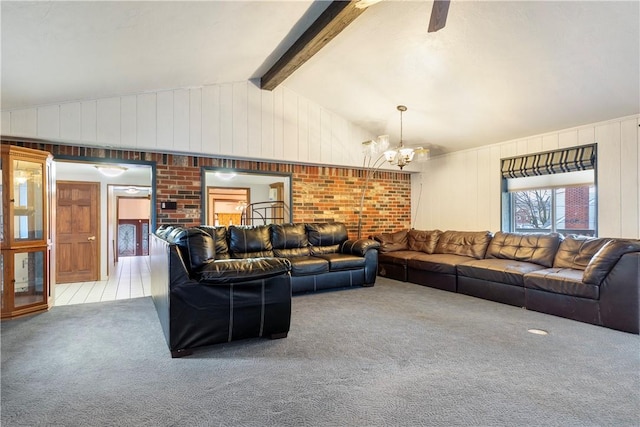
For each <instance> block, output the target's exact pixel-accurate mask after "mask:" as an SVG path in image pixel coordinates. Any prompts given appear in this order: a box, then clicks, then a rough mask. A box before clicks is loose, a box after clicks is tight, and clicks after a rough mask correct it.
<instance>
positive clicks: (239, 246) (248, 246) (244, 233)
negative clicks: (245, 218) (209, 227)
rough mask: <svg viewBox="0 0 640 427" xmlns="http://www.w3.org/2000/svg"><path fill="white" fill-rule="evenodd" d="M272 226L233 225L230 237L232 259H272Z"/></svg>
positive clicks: (230, 228)
mask: <svg viewBox="0 0 640 427" xmlns="http://www.w3.org/2000/svg"><path fill="white" fill-rule="evenodd" d="M269 228H270V226H268V225H257V226H252V225H248V226H242V225H231V226H229V228H228V230H227V233H228V235H229V251H230V252H231V257H232V258H258V257H272V256H273V246H272V245H271V233H270V232H269Z"/></svg>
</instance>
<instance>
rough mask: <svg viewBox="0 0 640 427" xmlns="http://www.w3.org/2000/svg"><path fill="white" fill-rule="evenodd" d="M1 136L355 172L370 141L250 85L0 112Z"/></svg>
mask: <svg viewBox="0 0 640 427" xmlns="http://www.w3.org/2000/svg"><path fill="white" fill-rule="evenodd" d="M2 135H10V136H21V137H29V138H40V139H44V140H48V141H53V142H60V143H66V144H74V143H75V144H81V145H93V146H96V145H97V146H102V147H106V148H122V149H131V150H144V151H158V152H174V153H184V154H203V155H216V156H229V157H234V158H240V159H261V160H277V161H291V162H301V163H310V164H331V165H341V166H354V167H357V166H361V165H362V154H361V151H360V142H361V141H365V140H367V139H371V138H373V137H374V136H375V135H369V134H368V133H367V132H366V131H364V130H363V129H362V128H360V127H358V126H355V125H353V124H352V123H349V122H347V121H346V120H345V119H343V118H342V117H340V116H338V115H337V114H334V113H332V112H331V111H328V110H326V109H324V108H322V107H320V106H319V105H318V104H315V103H313V102H311V101H309V100H307V99H305V98H304V97H302V96H300V95H298V94H297V93H295V92H293V91H291V90H290V89H287V88H286V87H284V86H281V87H279V88H277V89H276V90H274V91H273V92H269V91H263V90H260V89H259V88H258V87H257V86H256V85H255V84H254V83H253V82H252V81H243V82H235V83H227V84H219V85H210V86H204V87H197V88H190V89H176V90H166V91H158V92H151V93H141V94H136V95H128V96H118V97H113V98H103V99H94V100H86V101H77V102H67V103H61V104H55V105H47V106H40V107H34V108H27V109H21V110H11V111H3V112H2Z"/></svg>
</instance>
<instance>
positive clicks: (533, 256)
mask: <svg viewBox="0 0 640 427" xmlns="http://www.w3.org/2000/svg"><path fill="white" fill-rule="evenodd" d="M560 240H561V236H560V235H559V234H558V233H532V234H524V233H523V234H520V233H504V232H502V231H499V232H497V233H496V234H495V236H493V239H491V243H490V244H489V248H488V249H487V255H486V257H487V258H498V259H510V260H514V261H523V262H532V263H534V264H540V265H542V266H544V267H551V266H552V265H553V260H554V258H555V255H556V252H557V251H558V247H559V246H560Z"/></svg>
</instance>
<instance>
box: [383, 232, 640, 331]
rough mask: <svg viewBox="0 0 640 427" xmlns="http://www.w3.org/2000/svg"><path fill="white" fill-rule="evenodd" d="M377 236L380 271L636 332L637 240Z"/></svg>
mask: <svg viewBox="0 0 640 427" xmlns="http://www.w3.org/2000/svg"><path fill="white" fill-rule="evenodd" d="M374 238H375V240H377V241H379V242H380V244H381V246H380V255H379V269H378V273H379V275H380V276H385V277H390V278H393V279H396V280H402V281H407V282H412V283H416V284H420V285H424V286H430V287H434V288H438V289H443V290H447V291H451V292H459V293H462V294H466V295H471V296H475V297H479V298H484V299H488V300H492V301H497V302H501V303H505V304H510V305H515V306H519V307H524V308H527V309H530V310H535V311H540V312H543V313H548V314H553V315H557V316H561V317H566V318H569V319H574V320H578V321H582V322H587V323H592V324H595V325H600V326H605V327H609V328H612V329H617V330H621V331H625V332H631V333H634V334H638V333H639V332H640V319H639V311H638V305H639V295H640V292H639V289H640V241H638V240H629V239H613V238H586V237H581V236H568V237H566V238H563V237H562V236H561V235H559V234H556V233H540V234H524V233H522V234H519V233H504V232H497V233H495V234H493V233H491V232H489V231H481V232H469V231H451V230H450V231H445V232H442V231H440V230H401V231H398V232H396V233H388V234H380V235H377V236H374Z"/></svg>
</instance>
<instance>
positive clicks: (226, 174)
mask: <svg viewBox="0 0 640 427" xmlns="http://www.w3.org/2000/svg"><path fill="white" fill-rule="evenodd" d="M215 175H216V176H217V177H218V178H220V179H221V180H223V181H230V180H232V179H233V178H234V177H235V176H236V174H235V172H216V173H215Z"/></svg>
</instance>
